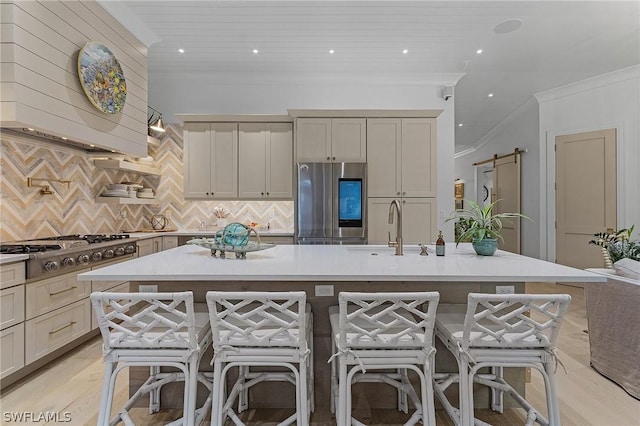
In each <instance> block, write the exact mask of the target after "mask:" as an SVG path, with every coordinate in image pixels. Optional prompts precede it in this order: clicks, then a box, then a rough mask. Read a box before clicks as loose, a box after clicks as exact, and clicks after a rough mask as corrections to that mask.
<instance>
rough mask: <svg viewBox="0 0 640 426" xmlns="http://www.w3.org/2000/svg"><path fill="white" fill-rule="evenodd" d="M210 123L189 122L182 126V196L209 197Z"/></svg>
mask: <svg viewBox="0 0 640 426" xmlns="http://www.w3.org/2000/svg"><path fill="white" fill-rule="evenodd" d="M210 193H211V125H210V124H209V123H191V124H188V125H185V128H184V198H210V195H209V194H210Z"/></svg>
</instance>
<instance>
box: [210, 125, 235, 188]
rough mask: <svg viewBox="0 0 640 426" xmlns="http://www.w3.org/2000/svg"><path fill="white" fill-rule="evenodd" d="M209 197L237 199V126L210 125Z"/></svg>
mask: <svg viewBox="0 0 640 426" xmlns="http://www.w3.org/2000/svg"><path fill="white" fill-rule="evenodd" d="M211 144H212V145H211V163H210V167H211V196H212V197H213V198H223V199H229V198H238V124H237V123H213V124H211Z"/></svg>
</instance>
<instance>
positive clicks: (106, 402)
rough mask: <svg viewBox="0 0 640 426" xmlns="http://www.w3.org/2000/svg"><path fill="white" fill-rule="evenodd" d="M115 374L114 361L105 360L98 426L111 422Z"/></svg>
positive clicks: (104, 425)
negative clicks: (112, 378)
mask: <svg viewBox="0 0 640 426" xmlns="http://www.w3.org/2000/svg"><path fill="white" fill-rule="evenodd" d="M112 374H113V363H111V362H105V367H104V378H103V379H102V394H101V395H100V409H99V411H98V426H106V425H108V424H109V416H110V415H111V400H112V395H113V393H112V390H111V375H112Z"/></svg>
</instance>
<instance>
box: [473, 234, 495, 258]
mask: <svg viewBox="0 0 640 426" xmlns="http://www.w3.org/2000/svg"><path fill="white" fill-rule="evenodd" d="M471 245H472V246H473V249H474V250H475V251H476V254H478V255H480V256H493V254H494V253H495V252H496V250H498V240H497V239H495V238H483V239H482V240H473V241H472V242H471Z"/></svg>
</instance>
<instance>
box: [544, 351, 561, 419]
mask: <svg viewBox="0 0 640 426" xmlns="http://www.w3.org/2000/svg"><path fill="white" fill-rule="evenodd" d="M554 368H555V365H554V364H553V363H552V362H545V363H544V372H545V374H543V375H542V376H543V377H544V383H545V388H546V389H545V390H546V392H547V410H548V411H549V425H551V426H560V424H561V420H560V406H559V403H558V395H557V394H556V381H555V376H554V372H553V369H554Z"/></svg>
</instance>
